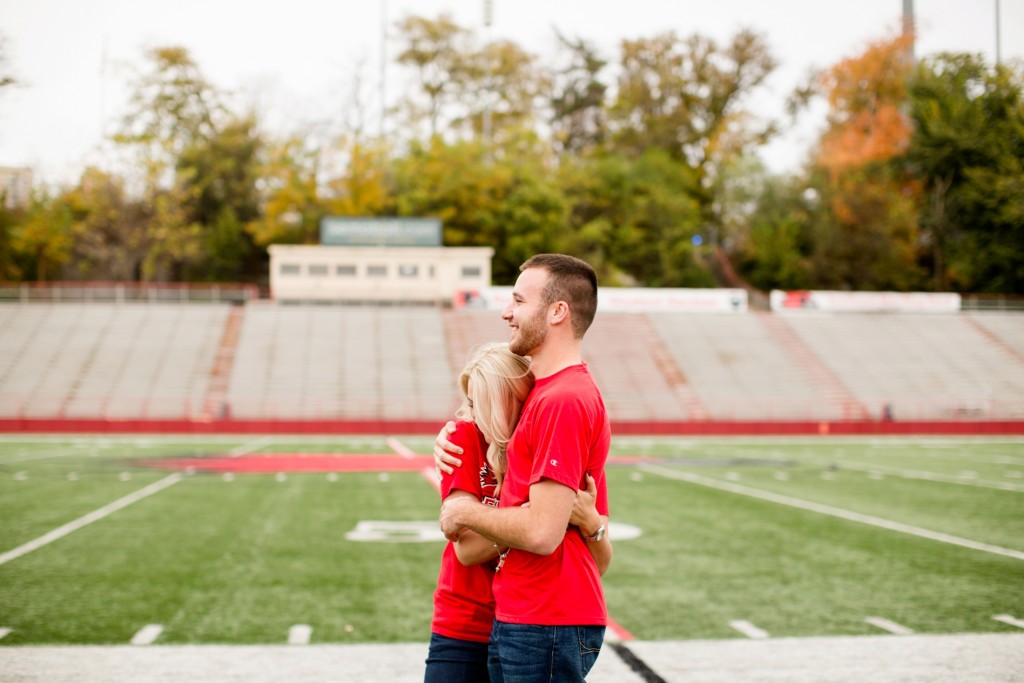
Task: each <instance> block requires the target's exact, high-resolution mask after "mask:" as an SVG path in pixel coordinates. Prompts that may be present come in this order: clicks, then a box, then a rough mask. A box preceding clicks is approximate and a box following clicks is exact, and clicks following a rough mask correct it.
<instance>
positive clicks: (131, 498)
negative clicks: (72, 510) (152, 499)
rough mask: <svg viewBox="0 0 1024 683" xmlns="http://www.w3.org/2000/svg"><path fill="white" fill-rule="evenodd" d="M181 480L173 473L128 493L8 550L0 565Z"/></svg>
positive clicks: (2, 555) (1, 557)
mask: <svg viewBox="0 0 1024 683" xmlns="http://www.w3.org/2000/svg"><path fill="white" fill-rule="evenodd" d="M181 479H182V476H181V475H180V474H178V473H177V472H175V473H174V474H171V475H169V476H167V477H164V478H163V479H161V480H160V481H156V482H153V483H152V484H150V485H149V486H145V487H143V488H141V489H139V490H138V491H135V492H134V493H129V494H128V495H127V496H125V497H124V498H120V499H118V500H115V501H114V502H113V503H110V504H109V505H104V506H103V507H101V508H99V509H98V510H93V511H92V512H90V513H89V514H87V515H85V516H83V517H79V518H78V519H76V520H74V521H71V522H68V523H67V524H65V525H64V526H60V527H57V528H56V529H54V530H53V531H50V532H48V533H46V534H43V535H42V536H40V537H39V538H37V539H35V540H33V541H29V542H28V543H25V544H24V545H20V546H18V547H17V548H15V549H13V550H8V551H7V552H5V553H3V554H0V564H6V563H8V562H10V561H11V560H14V559H17V558H19V557H21V556H22V555H27V554H28V553H30V552H32V551H33V550H36V549H37V548H42V547H43V546H44V545H46V544H48V543H52V542H53V541H56V540H58V539H61V538H64V537H65V536H67V535H68V534H70V533H73V532H75V531H78V530H79V529H81V528H82V527H84V526H87V525H89V524H92V523H93V522H96V521H98V520H101V519H103V518H104V517H106V516H107V515H111V514H113V513H115V512H117V511H118V510H120V509H122V508H126V507H128V506H129V505H131V504H132V503H136V502H138V501H140V500H142V499H143V498H146V497H148V496H151V495H153V494H154V493H157V492H159V491H162V490H164V489H165V488H167V487H168V486H172V485H174V484H177V483H178V482H179V481H181Z"/></svg>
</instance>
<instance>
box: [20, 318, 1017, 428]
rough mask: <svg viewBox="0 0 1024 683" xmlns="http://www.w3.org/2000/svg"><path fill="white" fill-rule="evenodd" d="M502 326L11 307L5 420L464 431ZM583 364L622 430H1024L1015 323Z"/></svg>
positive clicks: (640, 354)
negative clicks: (931, 423)
mask: <svg viewBox="0 0 1024 683" xmlns="http://www.w3.org/2000/svg"><path fill="white" fill-rule="evenodd" d="M507 338H508V328H507V326H506V324H505V323H504V322H503V321H502V320H501V319H500V315H499V313H498V312H496V311H487V310H474V309H459V310H456V309H440V308H434V307H397V306H396V307H388V306H331V305H280V304H275V303H270V302H265V301H255V302H249V303H248V304H246V305H245V306H231V305H229V304H221V303H192V304H187V303H185V304H171V303H160V304H156V303H154V304H142V303H121V304H117V303H4V304H0V417H4V418H46V419H50V418H53V419H60V418H68V419H73V418H99V419H114V420H121V419H161V418H166V419H175V420H217V419H221V418H225V417H229V416H230V417H232V418H236V419H246V420H249V419H252V420H290V419H298V420H353V421H358V420H403V419H404V420H427V421H435V420H436V421H443V420H444V419H447V418H448V417H449V416H450V415H451V414H452V411H453V410H454V408H455V407H456V405H457V387H456V383H455V375H456V373H457V372H458V370H459V368H461V367H462V364H463V363H464V361H465V359H466V357H467V356H468V354H469V352H470V351H471V350H472V348H473V347H474V346H476V345H478V344H480V343H482V342H486V341H492V340H504V339H507ZM584 360H585V361H586V362H587V363H588V364H589V366H590V368H591V371H592V373H593V374H594V377H595V379H596V381H597V383H598V385H599V386H600V387H601V389H602V392H603V395H604V397H605V402H606V404H607V405H608V408H609V412H610V414H611V416H612V419H613V420H619V421H639V422H643V421H648V422H668V423H671V422H697V421H705V420H710V421H723V420H726V421H727V420H739V421H773V420H783V421H785V420H789V421H792V420H805V421H819V420H820V421H839V420H874V421H878V420H882V419H885V418H886V417H887V413H888V414H889V415H891V416H892V417H893V418H895V419H896V420H1021V419H1024V316H1022V315H1020V314H1014V313H995V312H986V313H960V314H858V313H842V314H823V313H813V314H792V315H776V314H768V313H759V312H750V313H746V314H708V313H702V314H684V313H649V314H640V313H610V312H609V313H602V314H600V315H598V317H597V319H596V320H595V323H594V326H593V327H592V329H591V330H590V332H589V333H588V335H587V338H586V341H585V343H584Z"/></svg>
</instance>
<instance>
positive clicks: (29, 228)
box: [10, 196, 74, 280]
mask: <svg viewBox="0 0 1024 683" xmlns="http://www.w3.org/2000/svg"><path fill="white" fill-rule="evenodd" d="M73 220H74V219H73V215H72V212H71V208H70V207H69V206H68V204H67V202H66V201H64V200H63V199H62V198H59V197H58V198H53V199H51V198H49V197H46V196H42V197H37V198H36V199H34V200H33V201H32V204H31V205H30V206H29V208H28V209H27V211H26V213H25V217H24V220H22V221H21V222H20V223H19V224H18V225H17V226H15V227H14V228H13V229H12V230H11V241H10V248H11V250H12V252H13V253H14V259H15V261H16V262H17V264H18V265H17V267H16V270H17V271H19V275H20V276H21V278H22V279H23V280H56V279H60V276H61V272H62V270H63V268H64V266H65V265H67V264H68V263H69V262H70V260H71V255H72V246H73V238H72V223H73Z"/></svg>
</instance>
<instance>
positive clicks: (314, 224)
mask: <svg viewBox="0 0 1024 683" xmlns="http://www.w3.org/2000/svg"><path fill="white" fill-rule="evenodd" d="M318 158H319V155H318V153H317V150H312V149H309V148H308V147H307V146H306V145H305V143H304V141H303V139H301V138H300V137H297V136H291V137H288V138H285V139H283V140H276V141H271V142H270V143H269V144H267V146H266V151H265V153H264V159H263V162H262V165H261V167H260V171H259V183H258V190H259V202H260V212H259V214H258V215H257V216H256V218H255V219H253V220H252V221H250V222H249V223H248V224H247V225H246V227H245V229H246V232H248V233H249V234H250V235H252V239H253V242H254V243H255V244H256V245H258V246H260V247H263V248H265V247H267V246H268V245H270V244H275V243H280V244H316V243H317V241H318V240H319V237H320V228H319V221H320V216H321V215H322V213H323V211H324V209H323V206H322V200H321V198H320V194H319V189H318V183H317V173H318V171H319V163H318Z"/></svg>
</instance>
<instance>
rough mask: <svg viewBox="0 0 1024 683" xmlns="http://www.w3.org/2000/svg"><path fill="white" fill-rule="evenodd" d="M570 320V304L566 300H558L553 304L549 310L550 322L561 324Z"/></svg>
mask: <svg viewBox="0 0 1024 683" xmlns="http://www.w3.org/2000/svg"><path fill="white" fill-rule="evenodd" d="M568 320H569V304H567V303H565V302H564V301H556V302H555V303H553V304H551V310H550V311H548V322H550V323H551V324H552V325H561V324H563V323H565V322H566V321H568Z"/></svg>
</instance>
